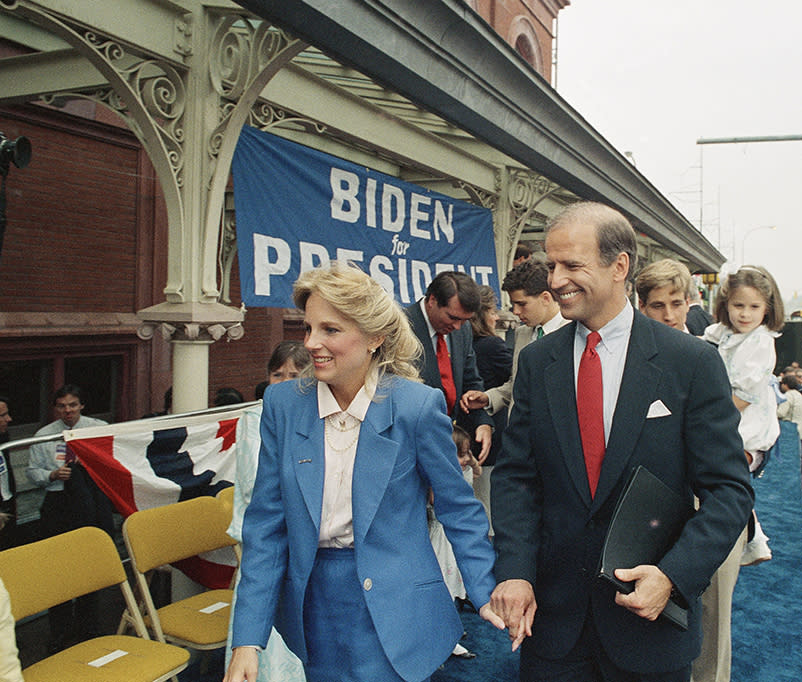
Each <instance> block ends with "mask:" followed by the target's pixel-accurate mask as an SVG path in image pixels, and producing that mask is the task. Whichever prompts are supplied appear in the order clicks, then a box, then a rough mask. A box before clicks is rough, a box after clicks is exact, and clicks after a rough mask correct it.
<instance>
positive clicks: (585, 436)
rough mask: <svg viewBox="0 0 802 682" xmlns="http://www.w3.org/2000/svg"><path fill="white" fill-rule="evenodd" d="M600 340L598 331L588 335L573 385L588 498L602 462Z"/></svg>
mask: <svg viewBox="0 0 802 682" xmlns="http://www.w3.org/2000/svg"><path fill="white" fill-rule="evenodd" d="M599 341H601V336H599V332H591V333H590V334H589V335H588V340H587V343H586V345H585V352H584V353H582V360H580V362H579V374H578V375H577V382H576V413H577V416H578V417H579V433H580V435H581V436H582V450H583V452H584V453H585V467H586V468H587V470H588V483H589V484H590V495H591V497H592V496H593V495H595V494H596V485H597V484H598V482H599V474H600V473H601V466H602V460H603V459H604V399H603V396H604V392H603V385H602V369H601V359H600V358H599V354H598V353H597V352H596V344H597V343H599Z"/></svg>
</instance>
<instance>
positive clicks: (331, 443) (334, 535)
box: [317, 381, 373, 547]
mask: <svg viewBox="0 0 802 682" xmlns="http://www.w3.org/2000/svg"><path fill="white" fill-rule="evenodd" d="M372 398H373V391H368V389H366V387H365V386H363V387H362V388H360V389H359V391H358V392H357V394H356V395H355V396H354V399H353V400H352V401H351V404H350V405H349V406H348V407H347V408H346V409H345V410H342V409H340V406H339V405H338V404H337V400H336V399H335V397H334V395H333V394H332V392H331V389H330V388H329V386H328V384H326V383H324V382H322V381H319V382H318V384H317V405H318V414H319V415H320V418H321V419H323V420H324V421H325V423H324V427H323V430H324V433H325V460H326V473H325V477H324V479H323V509H322V511H321V516H320V536H319V537H318V547H353V546H354V515H353V511H352V508H351V483H352V481H353V476H354V460H355V459H356V448H357V444H358V443H359V430H360V428H361V426H362V421H363V420H364V419H365V415H366V414H367V411H368V408H369V407H370V401H371V399H372Z"/></svg>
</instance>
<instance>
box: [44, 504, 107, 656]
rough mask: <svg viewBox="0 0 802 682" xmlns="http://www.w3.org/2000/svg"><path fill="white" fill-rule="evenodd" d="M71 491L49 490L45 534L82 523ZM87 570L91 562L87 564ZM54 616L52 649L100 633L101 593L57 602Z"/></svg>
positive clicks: (56, 532) (64, 531) (46, 536)
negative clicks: (99, 599)
mask: <svg viewBox="0 0 802 682" xmlns="http://www.w3.org/2000/svg"><path fill="white" fill-rule="evenodd" d="M70 498H71V495H70V494H69V493H68V492H66V491H64V490H58V491H50V492H47V493H46V494H45V499H44V502H42V508H41V511H40V518H41V535H42V538H43V539H44V538H49V537H53V536H54V535H59V534H61V533H66V532H67V531H70V530H75V528H78V527H79V526H80V525H89V524H79V523H78V522H77V520H76V516H75V513H74V512H75V510H74V508H73V507H74V505H73V500H71V499H70ZM87 570H91V565H90V564H87ZM48 618H49V620H50V647H49V648H50V650H51V651H58V650H61V649H63V648H64V647H65V646H68V645H70V644H72V643H75V642H79V641H82V640H85V639H88V638H90V637H93V636H95V635H96V634H97V621H98V595H97V594H96V593H93V594H87V595H85V596H83V597H78V599H75V600H73V601H68V602H65V603H64V604H58V605H57V606H53V607H51V608H50V610H49V611H48Z"/></svg>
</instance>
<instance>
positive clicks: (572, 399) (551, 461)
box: [491, 311, 753, 673]
mask: <svg viewBox="0 0 802 682" xmlns="http://www.w3.org/2000/svg"><path fill="white" fill-rule="evenodd" d="M575 329H576V323H573V324H569V325H566V326H565V327H563V328H561V329H559V330H557V331H555V332H554V333H552V334H548V335H546V336H544V337H543V338H542V339H541V340H539V341H538V342H537V343H533V344H529V345H528V346H526V347H525V348H524V349H523V350H522V351H521V354H520V356H519V361H518V372H517V374H516V379H515V386H514V389H513V393H514V398H515V406H514V408H513V410H512V414H511V415H510V423H509V426H508V428H507V430H506V431H505V433H504V442H503V449H502V453H501V455H499V458H498V460H497V461H496V466H495V468H494V470H493V474H492V498H491V499H492V504H493V528H494V530H495V533H496V535H495V545H496V548H497V549H498V552H499V554H498V560H497V563H496V577H497V579H498V580H499V581H502V580H507V579H509V578H523V579H526V580H529V581H530V582H531V583H532V585H533V586H534V588H535V598H536V600H537V606H538V608H537V612H536V614H535V623H534V630H533V637H532V639H531V640H527V641H526V642H525V643H524V648H523V650H522V656H527V655H529V654H530V653H532V652H536V653H537V655H538V656H541V657H544V658H549V659H559V658H562V657H564V656H565V655H566V654H567V653H568V652H569V651H570V650H571V648H572V647H573V646H574V644H576V642H577V640H578V638H579V636H580V633H581V631H582V626H583V624H584V623H585V620H586V618H587V615H588V611H589V610H590V611H591V613H592V617H593V620H594V623H595V626H596V631H597V632H598V633H599V637H600V639H601V642H602V644H603V646H604V648H605V651H606V652H607V654H608V656H609V657H610V658H611V659H612V660H613V661H614V662H615V663H616V665H618V666H619V667H620V668H623V669H626V670H633V671H636V672H640V673H660V672H667V671H671V670H677V669H679V668H681V667H683V666H684V665H686V664H688V663H690V662H691V661H692V660H693V659H694V658H695V657H696V656H697V655H698V653H699V647H700V643H701V626H700V615H701V608H700V605H699V600H698V598H699V596H700V595H701V593H702V591H703V590H704V589H705V587H707V585H708V583H709V581H710V578H711V576H712V575H713V573H714V572H715V571H716V569H717V568H718V566H719V565H720V564H721V562H722V561H723V560H724V559H725V558H726V556H727V554H728V553H729V551H730V549H731V548H732V546H733V545H734V544H735V541H736V539H737V537H738V535H739V534H740V533H741V531H742V530H743V528H744V526H745V525H746V521H747V518H748V516H749V512H750V510H751V508H752V502H753V495H752V489H751V486H750V483H749V473H748V470H747V466H746V458H745V457H744V454H743V448H742V446H741V440H740V436H739V435H738V421H739V415H738V411H737V410H736V409H735V407H734V405H733V402H732V397H731V393H730V385H729V381H728V379H727V374H726V371H725V369H724V365H723V363H722V362H721V359H720V358H719V355H718V353H717V352H716V349H715V348H714V347H713V346H711V345H710V344H707V343H705V342H703V341H701V340H699V339H697V338H694V337H693V336H691V335H690V334H683V333H682V332H679V331H677V330H674V329H670V328H669V327H667V326H665V325H663V324H660V323H658V322H654V321H653V320H649V319H648V318H646V317H645V316H643V315H641V314H640V313H638V312H637V311H636V312H635V319H634V321H633V325H632V332H631V335H630V341H629V348H628V350H627V357H626V362H625V366H624V374H623V377H622V381H621V388H620V391H619V395H618V402H617V404H616V408H615V414H614V416H613V423H612V428H611V431H610V436H609V439H608V442H607V449H606V453H605V457H604V461H603V464H602V469H601V477H600V479H599V484H598V488H597V490H596V495H595V496H594V497H592V498H591V495H590V488H589V486H588V480H587V472H586V469H585V462H584V456H583V453H582V443H581V439H580V435H579V424H578V421H577V416H576V390H575V383H574V350H573V349H574V331H575ZM639 464H642V465H644V466H645V467H646V468H647V469H649V470H650V471H651V472H652V473H654V474H655V475H656V476H658V477H659V478H660V479H662V480H663V481H664V482H665V483H666V484H667V485H669V486H670V487H672V488H673V489H675V490H676V491H677V492H679V493H680V494H681V495H683V496H684V497H685V498H687V500H688V501H689V502H691V501H692V499H693V496H694V495H696V496H697V497H698V498H699V499H700V501H701V504H700V508H699V510H698V511H697V512H696V514H695V516H694V517H693V518H692V519H691V520H690V521H689V522H688V523H687V524H686V526H685V529H684V531H683V532H682V535H681V536H680V538H679V539H678V540H677V542H676V544H675V545H674V546H673V547H672V548H671V550H670V551H669V552H668V554H666V556H665V557H664V558H663V560H662V561H660V563H659V567H660V569H661V570H662V571H663V572H664V573H665V574H666V575H667V576H668V577H669V578H670V579H671V581H672V582H673V583H674V585H675V586H676V587H677V589H678V591H679V593H680V595H681V597H682V598H684V599H685V600H686V601H687V602H688V604H689V605H690V612H689V623H690V625H689V629H688V631H687V632H681V631H680V630H678V629H677V628H675V627H674V626H672V625H670V624H669V623H668V622H667V621H666V620H665V619H662V618H659V619H658V620H656V621H654V622H651V621H647V620H645V619H643V618H640V617H639V616H636V615H635V614H633V613H631V612H630V611H628V610H626V609H624V608H623V607H621V606H618V605H616V604H615V591H614V589H613V587H612V586H610V585H609V584H608V583H606V582H603V581H602V580H600V579H599V578H597V577H596V576H597V571H598V564H599V556H600V554H601V547H602V543H603V540H604V536H605V534H606V532H607V527H608V525H609V523H610V518H611V516H612V513H613V510H614V508H615V503H616V500H617V499H618V496H619V494H620V492H621V489H622V487H623V485H624V483H625V482H626V480H627V478H628V476H629V474H630V472H631V471H632V470H633V469H634V468H635V467H637V466H638V465H639Z"/></svg>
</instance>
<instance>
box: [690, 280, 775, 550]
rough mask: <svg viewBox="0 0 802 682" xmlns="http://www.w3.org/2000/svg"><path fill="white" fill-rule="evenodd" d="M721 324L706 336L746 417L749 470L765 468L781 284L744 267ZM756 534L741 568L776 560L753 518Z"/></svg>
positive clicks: (727, 286)
mask: <svg viewBox="0 0 802 682" xmlns="http://www.w3.org/2000/svg"><path fill="white" fill-rule="evenodd" d="M715 314H716V319H717V320H718V322H717V323H716V324H713V325H710V326H709V327H708V328H707V329H706V330H705V334H704V338H705V340H707V341H710V342H712V343H715V344H716V345H717V346H718V352H719V354H720V355H721V358H722V359H723V360H724V364H725V366H726V368H727V374H728V375H729V378H730V385H731V386H732V399H733V402H734V403H735V406H736V407H737V408H738V409H739V410H740V412H741V422H740V425H739V427H738V431H739V432H740V434H741V438H742V439H743V445H744V454H745V455H746V459H747V461H748V462H749V470H750V471H752V472H755V471H756V470H758V469H759V468H760V466H761V464H762V463H763V459H764V456H765V452H766V451H767V450H769V448H771V446H772V445H774V442H775V441H776V440H777V437H778V436H779V435H780V426H779V422H778V421H777V401H776V399H775V397H774V390H773V389H772V387H771V384H770V379H771V375H772V372H773V371H774V366H775V364H776V362H777V356H776V353H775V350H774V339H775V338H776V337H778V336H779V333H778V332H779V331H780V330H781V329H782V327H783V319H784V311H783V302H782V298H781V296H780V291H779V289H778V288H777V283H776V282H775V281H774V278H773V277H772V276H771V275H770V274H769V272H768V271H767V270H766V269H765V268H762V267H759V266H753V265H744V266H743V267H742V268H741V269H740V270H738V272H736V273H735V274H732V275H729V277H727V280H726V281H725V282H724V284H723V285H722V286H721V289H720V290H719V293H718V297H717V299H716V309H715ZM754 521H755V531H754V535H753V536H752V534H751V533H750V536H751V537H752V539H751V540H750V541H749V542H748V543H747V546H746V549H745V550H744V555H743V557H742V559H741V565H742V566H748V565H752V564H757V563H760V562H762V561H767V560H769V559H771V550H770V549H769V546H768V540H769V539H768V537H766V535H765V533H763V530H762V529H761V527H760V523H758V521H757V517H756V516H755V517H754Z"/></svg>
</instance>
